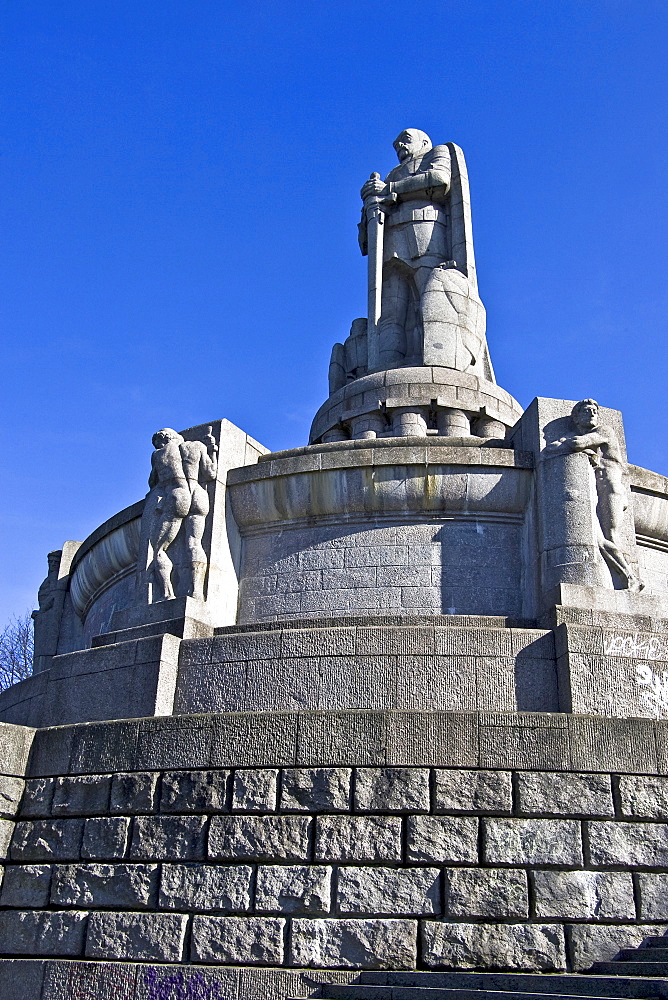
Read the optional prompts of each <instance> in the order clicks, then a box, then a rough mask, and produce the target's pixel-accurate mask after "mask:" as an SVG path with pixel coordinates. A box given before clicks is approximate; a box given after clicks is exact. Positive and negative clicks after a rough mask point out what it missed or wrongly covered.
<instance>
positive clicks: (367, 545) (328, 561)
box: [238, 515, 522, 622]
mask: <svg viewBox="0 0 668 1000" xmlns="http://www.w3.org/2000/svg"><path fill="white" fill-rule="evenodd" d="M370 520H371V519H370V517H368V516H367V517H366V518H365V519H364V522H362V523H360V524H358V525H350V524H346V523H342V522H341V521H340V520H339V522H338V523H337V524H334V525H329V526H327V525H322V524H318V525H317V526H316V527H313V526H310V525H301V526H298V527H295V526H292V525H286V524H285V523H283V522H281V523H280V524H279V525H278V526H275V527H274V530H273V531H272V532H264V533H262V534H257V535H250V534H249V535H247V536H246V537H245V538H244V543H243V570H242V578H241V584H240V590H239V617H238V621H240V622H254V621H275V620H278V619H289V618H309V617H313V618H319V617H322V616H323V615H325V616H340V615H346V614H348V615H350V614H353V615H354V614H369V615H374V614H376V615H382V614H406V615H415V614H450V615H509V616H514V617H520V616H521V613H522V588H521V524H520V523H519V518H515V521H514V522H513V521H512V519H510V516H509V517H508V520H507V521H506V522H505V523H504V522H503V521H502V520H500V519H499V520H497V521H494V520H492V519H489V518H487V519H486V518H484V517H482V516H480V517H476V518H473V517H470V518H468V519H465V518H464V517H461V518H449V519H441V521H440V523H439V518H438V515H432V516H431V517H430V523H422V524H420V523H417V524H416V523H396V522H395V523H393V522H391V521H390V522H389V523H388V521H387V518H385V519H379V520H378V521H377V522H376V523H375V524H374V523H373V522H372V526H369V521H370Z"/></svg>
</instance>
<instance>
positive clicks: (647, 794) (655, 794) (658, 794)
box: [619, 774, 668, 820]
mask: <svg viewBox="0 0 668 1000" xmlns="http://www.w3.org/2000/svg"><path fill="white" fill-rule="evenodd" d="M619 800H620V804H621V809H622V815H623V816H630V817H633V818H635V817H637V818H638V819H663V820H668V778H660V777H658V776H657V777H649V776H645V775H638V774H622V775H620V778H619Z"/></svg>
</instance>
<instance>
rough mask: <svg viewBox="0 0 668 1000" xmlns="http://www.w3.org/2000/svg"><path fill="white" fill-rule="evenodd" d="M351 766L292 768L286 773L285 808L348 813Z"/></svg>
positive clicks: (282, 799)
mask: <svg viewBox="0 0 668 1000" xmlns="http://www.w3.org/2000/svg"><path fill="white" fill-rule="evenodd" d="M351 773H352V771H351V769H350V768H349V767H291V768H286V769H285V770H284V771H283V776H282V777H283V785H282V789H281V809H285V810H287V811H292V812H347V811H348V810H349V809H350V776H351Z"/></svg>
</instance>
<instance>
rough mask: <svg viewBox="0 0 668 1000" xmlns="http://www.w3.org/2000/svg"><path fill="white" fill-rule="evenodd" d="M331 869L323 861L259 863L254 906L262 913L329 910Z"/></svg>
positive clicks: (322, 911)
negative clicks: (311, 862)
mask: <svg viewBox="0 0 668 1000" xmlns="http://www.w3.org/2000/svg"><path fill="white" fill-rule="evenodd" d="M331 882H332V869H331V868H328V867H325V866H324V865H260V866H259V867H258V870H257V882H256V887H255V909H256V910H257V911H258V912H260V913H262V912H263V911H264V912H273V911H278V912H281V913H328V912H329V910H330V905H331Z"/></svg>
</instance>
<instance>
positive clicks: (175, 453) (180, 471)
mask: <svg viewBox="0 0 668 1000" xmlns="http://www.w3.org/2000/svg"><path fill="white" fill-rule="evenodd" d="M152 440H153V446H154V448H155V451H154V452H153V454H152V456H151V475H150V477H149V481H148V484H149V487H150V488H151V493H150V494H149V499H148V500H147V505H146V513H147V515H148V517H149V518H150V525H149V539H150V544H151V551H152V556H151V558H150V560H149V563H148V566H147V573H148V575H149V577H151V576H152V582H153V602H154V603H155V602H156V601H166V600H169V599H170V598H173V597H175V596H176V595H175V593H174V586H173V582H172V569H173V564H172V561H171V559H170V557H169V556H168V554H167V550H168V549H169V547H170V546H171V545H172V543H173V542H174V541H175V540H176V537H177V535H178V534H179V531H180V530H181V526H182V525H183V529H184V532H185V548H186V552H187V573H188V577H189V579H188V581H187V583H186V587H185V594H183V595H181V596H188V597H193V598H195V600H198V601H203V600H204V579H205V576H206V570H207V564H208V560H207V555H206V552H205V551H204V548H203V546H202V537H203V535H204V527H205V523H206V516H207V514H208V513H209V495H208V493H207V490H206V485H205V484H206V483H209V482H212V481H213V480H214V479H215V478H216V472H217V464H218V461H217V454H218V447H217V445H216V442H215V440H214V438H213V435H212V433H211V427H209V428H208V433H207V436H206V438H205V440H204V441H186V440H184V438H183V437H182V436H181V435H180V434H177V432H176V431H174V430H172V429H171V428H170V427H164V428H163V429H162V430H159V431H157V432H156V433H155V434H154V435H153V439H152ZM149 501H150V502H149ZM180 589H181V588H180Z"/></svg>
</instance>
